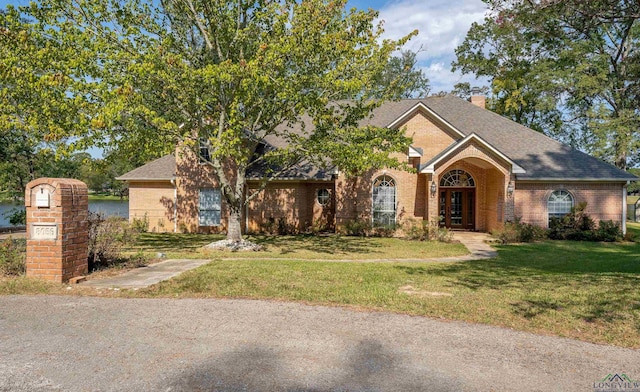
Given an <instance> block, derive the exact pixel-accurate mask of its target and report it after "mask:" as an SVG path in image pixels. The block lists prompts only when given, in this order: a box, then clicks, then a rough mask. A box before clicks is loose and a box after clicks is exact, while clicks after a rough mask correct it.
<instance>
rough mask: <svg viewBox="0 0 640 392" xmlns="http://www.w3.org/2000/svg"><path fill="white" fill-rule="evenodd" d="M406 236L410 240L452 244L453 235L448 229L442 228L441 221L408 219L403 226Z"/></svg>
mask: <svg viewBox="0 0 640 392" xmlns="http://www.w3.org/2000/svg"><path fill="white" fill-rule="evenodd" d="M403 232H404V236H405V237H406V238H407V239H410V240H418V241H440V242H451V241H452V240H453V233H452V232H451V231H449V230H448V229H447V228H446V227H440V221H439V220H438V219H433V220H431V221H425V220H414V219H407V220H406V221H405V222H404V224H403Z"/></svg>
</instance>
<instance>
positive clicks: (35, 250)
mask: <svg viewBox="0 0 640 392" xmlns="http://www.w3.org/2000/svg"><path fill="white" fill-rule="evenodd" d="M25 205H26V207H27V276H29V277H38V278H42V279H46V280H52V281H55V282H60V283H62V282H66V281H68V280H69V279H72V278H75V277H78V276H82V275H85V274H87V272H88V264H87V246H88V242H89V241H88V240H89V236H88V223H87V218H88V207H89V201H88V198H87V186H86V185H85V184H84V183H83V182H82V181H78V180H73V179H67V178H39V179H37V180H34V181H31V182H30V183H28V184H27V188H26V190H25Z"/></svg>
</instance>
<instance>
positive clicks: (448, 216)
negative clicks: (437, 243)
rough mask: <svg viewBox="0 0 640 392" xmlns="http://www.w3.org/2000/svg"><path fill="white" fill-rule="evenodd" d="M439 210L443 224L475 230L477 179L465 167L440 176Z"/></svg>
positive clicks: (449, 226) (452, 227)
mask: <svg viewBox="0 0 640 392" xmlns="http://www.w3.org/2000/svg"><path fill="white" fill-rule="evenodd" d="M439 185H440V193H439V196H438V211H439V215H440V217H441V219H442V221H441V224H442V225H443V226H445V227H447V228H451V229H463V230H475V216H476V180H475V179H474V178H473V176H472V175H471V174H470V173H469V172H467V171H466V170H463V169H452V170H449V171H447V172H445V173H443V174H442V176H440V181H439Z"/></svg>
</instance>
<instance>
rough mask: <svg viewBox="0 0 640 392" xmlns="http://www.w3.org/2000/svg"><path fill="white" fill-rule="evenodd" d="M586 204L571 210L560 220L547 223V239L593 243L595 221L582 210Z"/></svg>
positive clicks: (583, 203) (553, 219) (555, 219)
mask: <svg viewBox="0 0 640 392" xmlns="http://www.w3.org/2000/svg"><path fill="white" fill-rule="evenodd" d="M586 207H587V203H586V202H582V203H579V204H578V205H577V206H575V207H573V208H571V212H569V213H568V214H567V215H565V216H563V217H562V218H552V219H551V221H550V222H549V231H548V233H549V238H551V239H553V240H572V241H594V240H596V239H595V236H594V234H595V233H594V230H595V227H596V223H595V221H594V220H593V219H592V218H591V217H590V216H589V215H587V214H586V213H585V212H584V210H585V208H586Z"/></svg>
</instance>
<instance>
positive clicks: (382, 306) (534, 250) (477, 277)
mask: <svg viewBox="0 0 640 392" xmlns="http://www.w3.org/2000/svg"><path fill="white" fill-rule="evenodd" d="M629 230H630V231H633V230H637V231H639V232H640V224H630V225H629ZM220 238H221V237H220V236H214V235H170V234H144V235H142V236H141V237H140V238H139V240H138V243H137V245H136V248H135V249H138V250H142V251H144V252H148V253H151V252H166V253H168V254H169V255H170V257H172V256H171V255H172V254H174V253H175V255H179V256H181V257H184V256H189V257H202V256H207V257H211V259H212V262H211V263H209V264H207V265H205V266H202V267H200V268H198V269H195V270H193V271H189V272H186V273H184V274H182V275H180V276H179V277H176V278H174V279H172V280H170V281H167V282H163V283H160V284H158V285H155V286H152V287H150V288H148V289H144V290H137V291H133V290H121V291H112V290H110V291H101V292H98V291H95V290H93V289H88V288H82V287H73V288H71V289H67V288H66V286H64V285H54V284H49V283H43V282H38V281H35V280H30V279H26V278H0V294H23V293H49V294H76V295H102V296H125V297H211V298H255V299H269V300H281V301H297V302H302V303H308V304H320V305H330V306H347V307H352V308H355V309H361V310H373V311H389V312H398V313H406V314H412V315H421V316H428V317H434V318H442V319H448V320H462V321H468V322H475V323H484V324H490V325H498V326H504V327H508V328H513V329H517V330H524V331H530V332H535V333H542V334H553V335H559V336H566V337H571V338H577V339H582V340H585V341H590V342H596V343H606V344H614V345H618V346H623V347H633V348H640V289H639V287H640V243H589V242H571V241H545V242H540V243H535V244H521V245H501V246H497V248H498V257H497V258H494V259H490V260H479V261H471V262H458V263H437V262H433V263H419V262H392V263H363V262H353V263H340V262H323V261H322V260H330V259H334V260H335V259H355V260H367V259H369V260H370V259H384V258H395V259H398V258H403V257H405V258H406V257H410V258H421V257H435V255H438V254H439V255H451V254H453V253H459V254H460V253H464V252H463V251H461V249H460V245H459V244H438V243H424V242H412V241H404V240H400V239H387V238H357V237H340V236H327V237H311V236H288V237H253V238H252V239H253V240H255V241H256V242H261V243H262V244H264V245H265V246H266V247H267V251H265V252H251V253H243V252H236V253H233V252H223V253H215V254H206V255H205V254H203V253H201V252H199V248H200V247H201V246H202V245H204V244H206V243H209V242H211V241H214V240H217V239H220ZM132 250H133V249H132ZM172 252H173V253H172ZM250 257H254V258H255V257H263V258H270V259H266V260H264V259H263V260H257V259H250ZM234 258H235V259H234Z"/></svg>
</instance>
